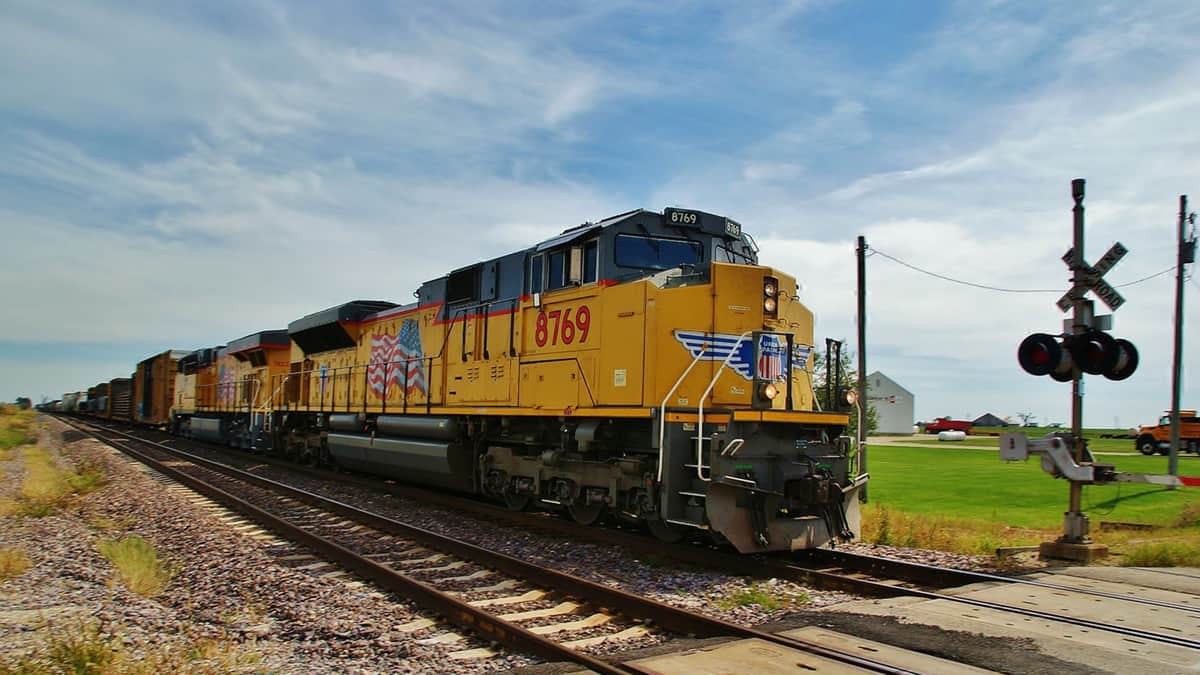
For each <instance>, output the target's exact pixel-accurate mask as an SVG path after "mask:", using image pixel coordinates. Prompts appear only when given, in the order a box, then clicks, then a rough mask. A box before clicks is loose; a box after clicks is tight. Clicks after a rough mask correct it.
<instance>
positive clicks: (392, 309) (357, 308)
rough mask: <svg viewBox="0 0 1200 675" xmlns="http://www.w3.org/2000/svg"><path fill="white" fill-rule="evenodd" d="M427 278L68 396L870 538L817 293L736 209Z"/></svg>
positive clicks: (657, 516) (469, 483)
mask: <svg viewBox="0 0 1200 675" xmlns="http://www.w3.org/2000/svg"><path fill="white" fill-rule="evenodd" d="M416 297H417V300H416V302H414V303H411V304H408V305H397V304H395V303H392V302H385V301H376V300H355V301H352V302H347V303H345V304H342V305H339V306H336V307H330V308H328V309H325V310H322V311H319V312H315V313H313V314H309V315H308V316H305V317H302V318H299V319H297V320H295V321H293V322H292V323H291V324H290V325H288V327H287V329H286V330H283V329H280V330H266V331H261V332H257V333H252V334H250V335H247V336H245V337H242V338H240V339H237V340H234V341H232V342H230V343H228V344H226V345H222V346H214V347H209V348H203V349H197V350H192V351H179V350H170V351H165V352H162V353H161V354H157V355H155V356H152V357H150V358H148V359H146V360H145V361H142V362H141V363H139V364H138V365H137V368H136V371H135V372H134V373H133V375H132V376H131V377H130V378H129V379H118V380H113V381H111V382H110V383H104V384H101V385H97V387H95V388H93V390H94V393H93V390H90V391H89V392H87V393H83V392H79V393H76V394H66V395H64V397H63V399H62V401H61V402H60V403H59V404H58V406H59V408H61V409H63V410H66V411H68V412H70V411H77V412H84V413H89V414H96V415H100V416H102V417H109V418H120V419H131V420H132V421H134V422H138V423H142V424H147V425H154V426H160V427H163V428H166V429H169V430H170V431H172V432H173V433H175V434H178V435H181V436H186V437H192V438H197V439H203V440H206V441H212V442H217V443H223V444H227V445H231V446H236V447H240V448H245V449H247V450H250V451H254V452H264V453H272V454H277V455H283V456H287V457H290V458H293V459H295V460H299V461H308V462H316V463H323V464H334V465H339V466H342V467H345V468H347V469H350V470H353V471H359V472H365V473H370V474H377V475H381V476H387V477H390V478H394V479H397V480H401V481H406V482H410V483H417V484H423V485H428V486H434V487H438V488H442V489H448V490H456V491H461V492H468V493H475V494H481V495H486V496H488V497H491V498H494V499H496V500H498V501H502V502H503V503H505V504H507V505H508V506H509V507H510V508H513V509H523V508H526V507H528V506H530V505H531V504H534V503H537V504H543V505H544V504H549V505H552V506H553V507H554V508H561V509H562V510H563V511H565V512H566V513H567V514H568V515H569V516H570V517H571V518H573V519H575V520H576V521H578V522H579V523H581V524H591V523H594V522H595V521H596V520H598V519H599V518H600V517H601V516H603V515H605V514H609V515H611V516H612V517H616V518H623V519H627V520H631V521H639V522H643V523H645V524H646V525H647V527H648V528H649V529H650V530H651V532H653V533H654V535H655V536H658V537H660V538H662V539H664V540H667V541H678V540H680V539H682V538H684V537H685V536H687V535H688V534H689V533H693V532H697V531H705V532H707V533H709V534H711V535H712V536H713V537H714V538H715V539H717V540H719V541H726V542H728V543H730V544H732V545H733V546H734V547H736V548H737V549H738V550H739V551H742V552H757V551H770V550H795V549H800V548H810V547H817V546H822V545H825V544H828V543H830V542H832V541H834V540H837V539H847V538H852V537H854V536H856V535H857V533H858V529H859V511H858V496H859V492H860V490H861V488H862V486H863V485H864V484H865V483H866V480H867V476H866V475H858V473H857V471H856V465H857V463H856V455H855V451H854V450H855V448H854V445H853V443H852V442H851V440H850V439H849V438H848V437H847V436H846V426H847V422H848V418H847V415H846V414H845V413H844V412H843V411H821V410H818V409H817V406H816V402H815V398H814V390H813V384H812V377H811V373H812V370H813V364H812V362H811V361H812V359H811V355H812V345H813V315H812V312H811V311H810V310H808V309H807V308H806V307H805V306H804V305H803V304H801V302H800V300H799V299H798V297H797V289H796V281H795V279H794V278H793V277H791V276H789V275H787V274H785V273H783V272H781V271H779V270H775V269H771V268H769V267H764V266H761V265H759V264H758V247H757V246H756V245H755V243H754V240H753V239H752V238H751V237H750V236H749V235H748V234H746V233H744V232H742V228H741V225H739V224H738V223H737V222H735V221H733V220H730V219H728V218H725V217H722V216H717V215H714V214H710V213H705V212H701V211H693V210H683V209H666V210H665V211H664V212H662V213H657V212H653V211H647V210H640V209H639V210H635V211H630V212H627V213H622V214H620V215H617V216H614V217H612V218H608V219H606V220H603V221H601V222H597V223H586V224H584V225H581V226H579V227H575V228H572V229H569V230H566V231H565V232H563V233H562V234H561V235H559V236H556V237H554V238H551V239H549V240H547V241H543V242H541V243H539V244H537V245H536V246H533V247H531V248H528V249H525V250H521V251H517V252H514V253H510V254H508V255H503V256H500V257H498V258H494V259H491V260H485V261H482V262H477V263H474V264H472V265H469V266H467V267H463V268H461V269H457V270H454V271H452V272H450V273H449V274H447V275H445V276H443V277H441V278H438V279H434V280H432V281H429V282H426V283H424V284H422V285H421V287H420V288H419V289H418V291H417V293H416Z"/></svg>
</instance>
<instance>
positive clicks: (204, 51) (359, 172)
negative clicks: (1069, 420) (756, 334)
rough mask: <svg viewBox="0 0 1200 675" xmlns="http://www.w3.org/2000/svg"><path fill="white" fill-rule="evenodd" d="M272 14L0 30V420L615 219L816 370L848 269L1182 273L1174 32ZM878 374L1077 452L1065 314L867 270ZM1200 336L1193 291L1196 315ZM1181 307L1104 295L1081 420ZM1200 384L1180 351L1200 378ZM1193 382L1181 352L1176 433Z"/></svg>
mask: <svg viewBox="0 0 1200 675" xmlns="http://www.w3.org/2000/svg"><path fill="white" fill-rule="evenodd" d="M645 4H646V3H621V2H603V3H584V2H578V3H558V4H550V3H527V4H522V3H514V2H497V3H486V2H477V1H472V2H445V3H437V4H436V5H412V4H403V3H381V2H351V3H337V4H328V3H294V4H289V3H283V2H261V1H248V2H236V3H235V2H212V3H201V4H197V3H165V2H127V3H121V4H120V5H119V6H108V5H104V4H99V3H96V4H93V3H85V2H74V1H71V0H64V1H63V2H57V3H44V2H25V1H23V0H12V1H10V2H7V3H4V5H3V7H0V79H2V81H3V82H5V86H4V87H3V88H0V228H3V231H4V233H5V241H6V244H7V245H6V246H5V248H4V249H3V250H0V282H2V283H4V284H5V286H6V287H7V288H9V289H16V292H10V293H8V294H6V295H5V296H4V299H3V300H2V301H0V303H2V304H0V312H2V313H3V316H4V317H6V319H5V321H4V322H3V323H2V324H0V367H2V368H3V372H4V373H5V374H4V376H3V377H2V378H0V400H3V399H12V398H14V397H16V396H18V395H32V396H33V397H35V398H40V397H41V396H42V395H47V396H50V397H57V396H59V395H60V394H61V392H62V391H65V390H70V389H77V388H81V387H84V386H86V385H88V384H91V383H94V382H96V381H99V380H101V379H107V378H111V377H115V376H118V375H121V374H124V373H127V372H128V371H129V370H130V369H131V366H132V364H133V363H134V362H135V361H136V360H138V359H140V358H143V357H145V356H147V355H149V354H150V353H152V352H154V351H157V350H159V349H160V348H167V347H173V348H174V347H179V348H193V347H198V346H202V345H210V344H217V343H223V342H226V341H228V340H230V339H233V338H236V337H239V336H241V335H244V334H246V333H249V332H252V331H255V330H261V329H268V328H277V327H283V326H285V325H286V324H287V323H288V321H290V320H292V319H294V318H296V317H298V316H300V315H303V314H306V313H308V312H311V311H314V310H316V309H319V308H322V307H326V306H330V305H333V304H336V303H339V302H342V301H345V300H348V299H351V298H359V297H371V298H384V299H391V300H394V301H399V302H404V301H407V300H408V299H410V298H411V292H412V291H413V290H414V289H415V288H416V287H417V286H418V285H419V284H420V282H421V281H423V280H425V279H428V278H432V277H436V276H440V275H441V274H443V273H445V272H446V271H447V270H449V269H452V268H455V267H458V266H461V265H463V264H465V263H467V262H470V261H472V260H475V259H477V258H480V257H483V256H486V255H491V254H495V253H497V252H500V251H506V250H511V249H516V248H520V247H523V246H526V245H529V244H530V243H532V242H535V241H537V240H538V239H540V238H542V237H545V236H547V235H549V234H552V233H555V232H557V231H559V230H561V229H563V228H564V227H567V226H571V225H575V224H578V223H580V222H582V221H584V220H597V219H599V218H602V217H604V216H607V215H611V214H614V213H618V212H621V211H624V210H627V209H630V208H636V207H646V208H654V209H661V208H662V207H664V206H669V205H685V206H691V207H695V208H701V209H705V210H708V211H713V212H717V213H723V214H727V215H729V216H730V217H733V218H735V219H737V220H739V221H740V222H742V223H743V224H744V226H745V228H746V230H747V231H748V232H751V233H752V234H754V236H755V237H756V238H757V239H758V241H759V243H760V244H761V245H762V247H763V251H762V254H761V257H762V259H763V260H764V262H766V263H768V264H771V265H774V266H777V267H780V268H782V269H784V270H786V271H788V272H790V273H792V274H794V275H795V276H796V277H797V278H799V279H800V281H801V282H802V283H803V284H804V296H803V299H804V300H805V302H807V303H808V304H809V305H810V306H811V307H812V308H813V309H814V310H815V311H816V312H817V317H818V325H817V332H818V336H817V339H818V342H821V341H823V338H824V337H825V336H831V337H843V338H849V339H853V337H854V331H855V328H854V318H853V307H854V257H853V240H854V237H855V236H857V235H858V234H864V235H865V236H866V237H867V238H868V241H869V242H870V243H871V245H872V246H874V247H876V248H877V249H879V250H881V251H883V252H886V253H888V254H890V255H893V256H896V257H899V258H901V259H903V260H906V261H908V262H910V263H912V264H914V265H918V266H920V267H923V268H927V269H931V270H935V271H937V272H939V273H942V274H947V275H950V276H955V277H960V278H963V279H967V280H970V281H974V282H978V283H984V284H991V285H995V286H1001V287H1009V288H1035V289H1038V288H1042V289H1056V288H1063V289H1065V287H1066V276H1067V275H1066V272H1065V269H1064V268H1063V266H1062V263H1061V262H1060V261H1059V259H1058V258H1059V256H1060V255H1061V254H1062V252H1063V251H1065V250H1066V248H1067V247H1068V245H1069V243H1070V242H1069V238H1070V207H1071V201H1070V189H1069V184H1070V180H1071V179H1072V178H1075V177H1085V178H1087V179H1088V191H1089V198H1088V201H1087V205H1088V219H1089V220H1088V235H1089V240H1088V251H1089V253H1090V254H1091V257H1093V258H1095V257H1097V255H1098V254H1099V253H1101V252H1102V251H1103V250H1104V249H1106V248H1107V247H1108V246H1109V245H1110V244H1111V243H1112V242H1114V241H1116V240H1118V239H1119V240H1120V241H1122V242H1123V243H1124V244H1125V245H1126V246H1127V247H1128V248H1129V249H1130V251H1131V253H1130V254H1129V255H1128V256H1127V257H1126V259H1125V260H1124V261H1122V262H1121V264H1120V265H1118V266H1117V268H1116V269H1114V270H1113V271H1112V272H1111V273H1110V274H1109V277H1108V278H1109V279H1110V280H1111V281H1112V282H1113V283H1117V284H1119V283H1122V282H1127V281H1132V280H1135V279H1138V278H1141V277H1144V276H1146V275H1149V274H1153V273H1155V272H1158V271H1160V270H1162V269H1165V268H1166V267H1169V266H1170V265H1171V264H1172V263H1173V243H1172V241H1173V237H1174V227H1175V226H1174V222H1175V217H1176V210H1177V199H1178V195H1180V194H1184V193H1189V192H1190V193H1192V195H1193V198H1194V200H1195V201H1196V202H1200V180H1197V179H1198V178H1200V171H1198V170H1197V169H1196V161H1195V160H1196V156H1197V151H1198V150H1200V132H1197V131H1196V129H1195V120H1197V119H1200V88H1198V87H1197V79H1198V75H1200V43H1198V41H1197V40H1196V35H1198V34H1200V6H1198V5H1196V3H1194V2H1187V1H1180V2H1169V1H1162V2H1142V3H1125V2H1113V3H1084V4H1079V3H1033V2H1025V3H1016V2H1014V3H1008V2H940V3H938V2H921V3H890V2H880V3H863V2H835V1H832V0H798V1H793V2H781V3H755V2H742V3H736V5H730V4H729V3H703V2H662V3H654V4H653V6H652V7H647V6H645ZM868 268H869V270H868V276H869V279H870V282H871V286H870V291H869V295H868V306H869V313H870V316H869V320H868V321H869V323H868V325H869V328H870V333H869V364H868V366H869V369H870V370H875V369H882V370H883V371H884V372H886V373H888V374H889V375H890V376H891V377H893V378H894V379H896V380H897V381H899V382H900V383H901V384H903V385H905V386H906V387H907V388H909V389H911V390H912V391H914V392H915V393H916V395H917V416H918V417H919V418H930V417H933V416H935V415H943V414H949V415H955V416H966V415H970V416H975V415H978V414H981V413H983V412H988V411H991V412H995V413H998V414H1001V415H1011V414H1014V413H1016V412H1019V411H1031V412H1033V413H1034V414H1036V415H1038V419H1039V420H1041V421H1063V420H1064V419H1065V418H1066V417H1067V412H1068V395H1067V391H1066V389H1065V388H1064V387H1063V386H1061V385H1057V384H1056V383H1053V382H1050V381H1049V380H1048V378H1041V379H1035V378H1032V377H1030V376H1027V375H1025V374H1023V373H1021V372H1020V370H1019V369H1018V367H1017V365H1016V361H1015V350H1016V345H1017V344H1018V343H1019V342H1020V340H1021V339H1022V338H1023V337H1024V336H1025V335H1027V334H1028V333H1030V332H1034V331H1048V332H1054V331H1055V330H1056V329H1057V327H1058V325H1059V321H1060V319H1061V315H1060V313H1059V312H1058V311H1057V309H1055V308H1054V305H1053V302H1054V300H1055V299H1056V298H1057V297H1058V295H1057V294H1054V293H1048V294H1000V293H993V292H987V291H981V290H977V289H970V288H966V287H961V286H954V285H950V284H947V283H945V282H941V281H937V280H934V279H932V278H929V277H923V276H920V275H918V274H916V273H914V272H912V271H910V270H907V269H905V268H903V267H901V266H899V265H897V264H895V263H893V262H891V261H889V260H886V259H884V258H882V257H881V256H876V257H873V258H872V259H871V260H870V261H869V263H868ZM1187 289H1188V291H1189V296H1188V299H1187V305H1186V307H1187V310H1188V312H1189V313H1190V318H1189V319H1188V322H1187V333H1186V334H1187V335H1190V336H1194V335H1196V329H1197V327H1198V325H1197V324H1198V323H1200V320H1198V319H1197V318H1196V317H1197V315H1198V313H1200V300H1197V298H1198V297H1200V286H1197V285H1196V282H1195V281H1192V282H1191V284H1190V285H1189V286H1188V287H1187ZM1171 292H1172V279H1171V277H1170V275H1166V276H1162V277H1158V278H1156V279H1153V280H1151V281H1148V282H1145V283H1142V284H1138V285H1136V286H1130V287H1128V288H1126V289H1123V293H1124V295H1125V296H1126V298H1127V300H1128V303H1127V304H1126V306H1125V307H1123V308H1122V309H1121V311H1120V312H1119V313H1118V315H1117V317H1116V331H1115V333H1116V334H1117V335H1120V336H1125V337H1128V338H1130V339H1132V340H1133V341H1134V342H1135V343H1136V344H1137V345H1138V347H1139V348H1140V349H1141V352H1142V366H1141V368H1140V369H1139V371H1138V373H1137V374H1135V375H1134V376H1133V378H1131V379H1130V380H1128V381H1126V382H1124V383H1121V384H1119V385H1116V384H1112V383H1108V382H1106V381H1103V380H1100V379H1097V378H1092V379H1089V381H1088V389H1087V392H1088V399H1087V405H1088V407H1087V421H1088V423H1089V424H1093V425H1110V424H1112V423H1114V422H1119V423H1120V424H1121V425H1126V426H1127V425H1130V424H1134V423H1136V422H1139V421H1149V420H1151V419H1152V418H1154V417H1155V416H1156V415H1157V414H1158V413H1159V412H1160V411H1161V410H1162V409H1164V408H1165V407H1166V406H1167V403H1168V401H1169V390H1168V387H1169V382H1170V378H1169V370H1168V368H1169V364H1170V319H1171V308H1172V298H1171ZM1193 351H1194V350H1193ZM1198 359H1200V357H1198V356H1196V355H1195V354H1189V355H1188V357H1187V359H1186V370H1185V379H1184V383H1185V396H1184V400H1185V402H1190V403H1189V405H1193V406H1194V405H1200V403H1197V402H1196V401H1197V399H1200V386H1196V385H1194V384H1193V380H1192V374H1193V373H1195V372H1197V362H1198Z"/></svg>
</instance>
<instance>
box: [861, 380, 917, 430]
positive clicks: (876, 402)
mask: <svg viewBox="0 0 1200 675" xmlns="http://www.w3.org/2000/svg"><path fill="white" fill-rule="evenodd" d="M867 400H868V401H869V402H870V405H871V407H872V408H874V409H875V420H876V423H877V424H876V427H875V433H877V434H911V433H912V432H913V405H914V402H915V400H916V397H914V396H913V393H912V392H911V391H909V390H907V389H905V388H904V387H902V386H900V384H899V383H898V382H896V381H895V380H893V379H892V378H890V377H888V376H887V375H884V374H883V373H881V372H880V371H878V370H877V371H875V372H873V373H871V374H870V375H868V376H867Z"/></svg>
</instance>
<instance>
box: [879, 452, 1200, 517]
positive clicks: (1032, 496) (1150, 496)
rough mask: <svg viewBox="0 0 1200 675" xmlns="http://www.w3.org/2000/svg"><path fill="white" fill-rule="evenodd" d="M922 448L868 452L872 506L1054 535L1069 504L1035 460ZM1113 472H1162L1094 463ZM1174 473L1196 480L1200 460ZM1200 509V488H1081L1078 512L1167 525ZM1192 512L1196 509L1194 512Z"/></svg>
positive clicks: (1157, 465) (1148, 464) (1142, 461)
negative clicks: (1081, 503)
mask: <svg viewBox="0 0 1200 675" xmlns="http://www.w3.org/2000/svg"><path fill="white" fill-rule="evenodd" d="M945 445H946V447H937V448H927V447H914V446H904V445H875V444H872V445H870V446H869V450H868V469H869V471H870V474H871V485H870V496H871V502H872V503H875V504H880V505H883V506H886V507H887V508H888V509H889V510H891V511H899V512H903V513H908V514H914V515H925V516H941V517H947V516H949V517H953V518H956V519H965V520H976V521H981V522H987V523H999V524H1001V525H1004V526H1009V527H1018V528H1037V529H1053V528H1057V527H1058V526H1059V525H1061V522H1062V512H1063V511H1064V510H1066V506H1067V490H1068V488H1067V483H1066V481H1063V480H1056V479H1053V478H1051V477H1050V476H1049V475H1048V474H1046V473H1043V472H1042V470H1041V464H1040V462H1039V461H1038V459H1037V458H1036V457H1034V458H1031V459H1030V460H1029V461H1027V462H1016V463H1010V464H1005V463H1003V462H1001V461H1000V460H999V453H998V452H987V451H982V450H979V449H972V448H969V447H962V446H955V445H950V444H945ZM1100 460H1101V461H1109V460H1111V463H1113V464H1115V465H1116V469H1117V471H1128V472H1136V473H1166V459H1165V458H1163V457H1144V456H1141V455H1131V456H1129V457H1112V458H1100ZM1180 473H1183V474H1200V460H1197V459H1196V458H1195V457H1193V456H1190V455H1189V456H1187V457H1185V458H1183V459H1182V461H1181V468H1180ZM1195 504H1200V489H1187V488H1185V489H1180V490H1173V491H1172V490H1164V489H1161V488H1157V487H1151V486H1138V485H1130V484H1116V485H1097V486H1087V487H1085V488H1084V508H1085V510H1087V512H1088V513H1089V515H1090V516H1091V517H1092V519H1093V521H1097V520H1110V521H1123V522H1139V523H1149V524H1155V525H1164V526H1169V525H1173V524H1174V523H1175V521H1176V520H1177V519H1178V518H1179V516H1180V514H1181V513H1182V512H1183V510H1184V508H1185V507H1187V506H1188V505H1195ZM1193 508H1194V507H1193Z"/></svg>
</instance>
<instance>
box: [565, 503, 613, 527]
mask: <svg viewBox="0 0 1200 675" xmlns="http://www.w3.org/2000/svg"><path fill="white" fill-rule="evenodd" d="M567 513H569V514H570V515H571V520H573V521H575V522H577V523H579V524H580V525H595V524H596V521H598V520H600V516H602V515H604V505H603V504H571V505H569V506H567Z"/></svg>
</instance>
